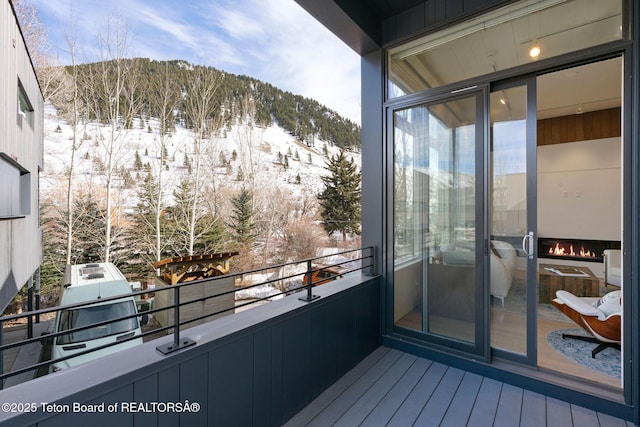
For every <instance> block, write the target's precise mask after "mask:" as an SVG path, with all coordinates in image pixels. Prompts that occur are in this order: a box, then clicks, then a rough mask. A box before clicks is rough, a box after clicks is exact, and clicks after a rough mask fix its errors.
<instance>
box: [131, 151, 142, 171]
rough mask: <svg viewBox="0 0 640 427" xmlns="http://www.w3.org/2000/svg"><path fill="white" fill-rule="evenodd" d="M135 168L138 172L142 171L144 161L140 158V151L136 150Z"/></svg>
mask: <svg viewBox="0 0 640 427" xmlns="http://www.w3.org/2000/svg"><path fill="white" fill-rule="evenodd" d="M133 168H134V169H135V170H137V171H139V170H140V169H142V159H141V158H140V153H138V150H136V153H135V154H134V160H133Z"/></svg>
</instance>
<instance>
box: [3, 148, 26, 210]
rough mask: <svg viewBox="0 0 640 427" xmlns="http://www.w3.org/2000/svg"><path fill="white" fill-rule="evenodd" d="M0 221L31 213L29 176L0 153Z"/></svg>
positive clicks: (24, 170)
mask: <svg viewBox="0 0 640 427" xmlns="http://www.w3.org/2000/svg"><path fill="white" fill-rule="evenodd" d="M0 176H2V179H3V182H2V185H0V220H2V219H12V218H16V217H23V216H25V215H28V214H30V213H31V197H30V192H31V174H30V173H29V171H28V170H26V169H24V168H23V167H22V166H20V164H18V162H16V161H15V160H13V159H12V158H11V157H10V156H8V155H7V154H5V153H0Z"/></svg>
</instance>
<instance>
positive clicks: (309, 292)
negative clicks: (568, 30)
mask: <svg viewBox="0 0 640 427" xmlns="http://www.w3.org/2000/svg"><path fill="white" fill-rule="evenodd" d="M374 265H375V262H374V250H373V248H371V247H367V248H361V249H355V250H347V251H343V252H338V253H333V254H330V255H325V256H319V257H315V258H310V259H305V260H301V261H294V262H288V263H283V264H278V265H273V266H267V267H262V268H258V269H254V270H250V271H243V272H238V273H231V274H227V275H224V276H218V277H215V278H209V279H204V280H197V281H192V282H187V283H180V284H176V285H171V286H166V287H160V288H158V287H156V288H155V289H145V290H141V291H136V292H132V293H131V294H127V295H120V296H114V297H110V298H102V299H100V300H99V302H101V303H105V302H108V301H113V300H118V299H121V298H122V297H123V296H126V297H129V296H134V297H135V296H140V297H142V296H143V295H145V294H149V293H154V294H156V295H157V294H158V293H161V292H170V293H172V294H173V299H172V303H171V304H167V305H166V306H162V307H154V308H152V309H149V310H147V311H144V312H139V313H136V314H133V315H129V316H122V317H118V318H116V319H111V320H108V321H104V322H99V323H92V324H90V325H86V326H83V327H78V328H73V329H68V330H65V331H62V332H53V333H50V334H47V335H45V336H39V337H32V336H29V337H28V338H27V339H24V340H20V341H16V342H11V343H6V344H3V345H0V355H2V354H4V352H5V351H8V350H11V349H15V348H19V347H22V346H25V345H29V344H34V343H36V344H45V343H49V342H53V341H54V340H56V338H57V337H59V336H61V335H68V334H72V333H76V332H80V331H84V330H88V329H92V328H97V327H100V326H104V325H109V324H112V323H116V322H119V321H122V320H125V319H131V318H135V317H141V316H143V315H148V314H152V315H157V314H159V313H162V312H167V313H173V319H172V321H171V322H170V324H167V325H165V326H160V327H158V328H154V329H150V330H147V331H144V332H143V333H142V334H141V335H134V336H130V337H127V338H125V339H120V340H117V341H116V340H114V342H110V343H108V344H105V345H102V346H99V347H95V348H92V349H90V350H86V351H82V352H78V353H74V354H73V355H69V356H65V357H60V358H56V359H51V360H44V361H39V362H37V363H34V364H30V365H27V366H24V367H22V368H19V369H12V370H11V371H9V372H3V373H2V374H1V375H0V383H1V382H4V380H5V379H7V378H9V377H13V376H16V375H19V374H22V373H25V372H29V371H34V370H40V369H44V368H48V367H49V365H51V364H53V363H57V362H61V361H64V360H67V359H70V358H74V357H78V356H81V355H85V354H89V353H92V352H95V351H98V350H102V349H104V348H108V347H112V346H114V345H120V344H121V343H123V342H127V341H131V340H136V339H140V337H142V338H145V337H147V338H150V337H151V335H154V334H158V332H166V333H168V334H169V333H171V334H173V341H172V342H171V343H169V344H165V345H163V346H158V347H157V350H158V351H159V352H160V353H162V354H165V355H166V354H170V353H172V352H174V351H176V350H179V349H182V348H185V347H188V346H191V345H194V344H195V341H193V340H192V339H191V338H183V337H181V332H183V331H184V330H185V329H186V327H189V326H192V325H194V324H196V322H199V321H202V320H206V319H210V318H212V317H215V316H220V315H222V314H224V313H228V314H231V313H232V312H233V311H234V310H235V309H237V308H241V307H245V306H250V305H252V304H256V303H259V302H262V301H265V300H270V299H273V298H276V297H278V296H280V295H282V296H284V295H290V294H293V293H296V292H300V293H302V292H301V291H304V293H303V294H302V295H303V296H301V297H300V298H299V299H300V300H303V301H307V302H310V301H314V300H315V299H317V298H318V297H317V296H315V295H314V294H313V287H314V286H318V285H322V284H324V283H327V282H329V281H332V280H334V279H336V278H338V277H342V276H346V275H349V274H351V273H354V272H358V271H361V272H363V273H365V274H369V275H373V274H374V271H373V269H374ZM253 275H269V277H270V278H269V279H267V280H263V281H261V282H259V283H252V284H250V285H248V286H242V287H237V286H234V287H233V289H232V290H228V291H223V292H220V293H217V294H215V295H209V296H205V297H202V298H194V299H189V300H186V301H185V300H184V298H183V295H184V294H185V293H186V292H185V291H187V290H188V289H189V288H190V287H193V286H203V285H207V286H215V285H216V282H217V281H219V280H229V279H230V278H232V279H233V281H234V282H235V281H236V279H241V278H242V277H247V276H253ZM264 285H270V286H272V287H273V288H274V289H278V292H277V293H273V292H272V293H270V294H269V295H268V296H264V297H258V298H254V299H252V300H251V301H249V302H245V303H240V304H235V303H234V304H232V305H231V306H229V307H224V308H222V309H219V310H215V311H211V312H206V313H203V314H202V315H199V316H196V317H191V318H189V319H186V320H185V316H184V311H185V307H187V306H189V305H192V304H196V303H201V302H205V301H208V300H211V299H216V298H218V299H220V298H224V297H225V296H226V297H227V298H228V296H229V295H230V294H233V295H235V294H236V293H237V292H239V291H243V290H247V289H251V288H257V287H260V286H264ZM234 300H235V298H234ZM96 302H97V301H88V302H84V303H78V304H69V305H65V306H59V307H53V308H47V309H39V310H33V311H28V312H24V313H21V314H15V315H11V316H4V317H0V325H4V324H5V323H7V322H15V321H19V320H20V319H27V320H28V321H29V323H31V322H32V321H33V319H36V321H38V319H39V318H40V317H43V316H44V315H46V314H48V313H57V312H59V311H61V310H68V309H76V308H80V307H85V306H88V305H91V304H95V303H96ZM34 376H35V375H34Z"/></svg>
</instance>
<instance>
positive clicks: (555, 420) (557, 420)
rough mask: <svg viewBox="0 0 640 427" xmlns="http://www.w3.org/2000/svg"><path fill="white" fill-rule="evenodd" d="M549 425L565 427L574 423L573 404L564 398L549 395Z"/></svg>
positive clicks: (550, 426) (548, 426)
mask: <svg viewBox="0 0 640 427" xmlns="http://www.w3.org/2000/svg"><path fill="white" fill-rule="evenodd" d="M546 400H547V409H546V411H547V414H546V416H547V427H565V426H570V425H572V423H573V421H572V419H571V405H569V404H568V403H567V402H563V401H562V400H558V399H554V398H552V397H547V398H546Z"/></svg>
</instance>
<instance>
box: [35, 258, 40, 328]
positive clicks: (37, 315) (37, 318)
mask: <svg viewBox="0 0 640 427" xmlns="http://www.w3.org/2000/svg"><path fill="white" fill-rule="evenodd" d="M36 311H40V267H38V269H37V270H36ZM36 323H40V313H38V314H36Z"/></svg>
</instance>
